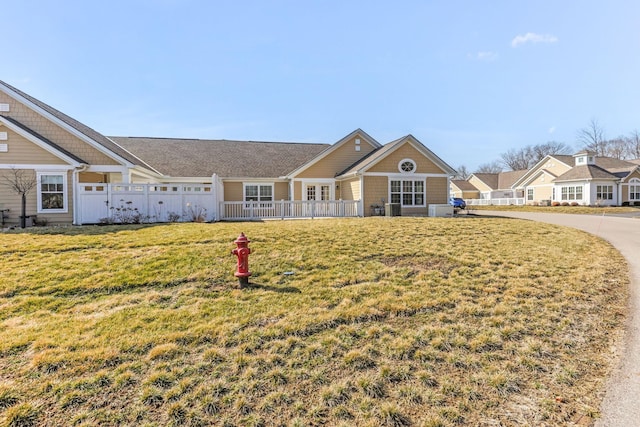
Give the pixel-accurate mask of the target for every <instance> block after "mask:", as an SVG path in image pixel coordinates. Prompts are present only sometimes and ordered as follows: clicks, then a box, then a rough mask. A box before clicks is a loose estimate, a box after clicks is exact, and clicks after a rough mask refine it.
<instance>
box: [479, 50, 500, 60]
mask: <svg viewBox="0 0 640 427" xmlns="http://www.w3.org/2000/svg"><path fill="white" fill-rule="evenodd" d="M476 59H477V60H479V61H493V60H496V59H498V54H497V53H496V52H491V51H486V52H478V53H477V54H476Z"/></svg>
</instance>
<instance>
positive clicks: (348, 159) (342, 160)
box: [296, 136, 374, 200]
mask: <svg viewBox="0 0 640 427" xmlns="http://www.w3.org/2000/svg"><path fill="white" fill-rule="evenodd" d="M356 138H359V139H360V145H356V143H355V140H356ZM357 146H359V147H360V151H356V148H355V147H357ZM373 150H374V148H373V147H372V146H371V145H370V144H369V143H368V142H366V141H365V140H364V139H363V138H362V137H360V136H355V137H353V138H351V139H350V140H348V141H346V142H345V143H343V145H342V146H340V147H339V148H337V149H336V150H334V151H333V152H332V153H330V154H329V155H327V156H326V157H325V158H323V159H322V160H320V161H319V162H318V163H316V164H314V165H312V166H311V167H309V168H308V169H306V170H304V171H302V172H301V173H300V174H299V175H297V176H296V178H307V179H308V178H333V177H335V176H336V174H338V173H340V172H342V171H344V170H345V169H346V168H348V167H349V166H351V165H352V164H354V163H355V162H357V161H358V160H360V159H361V158H363V157H364V156H366V155H367V154H369V153H370V152H372V151H373ZM296 200H299V199H296Z"/></svg>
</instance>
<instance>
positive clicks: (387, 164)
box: [368, 143, 444, 173]
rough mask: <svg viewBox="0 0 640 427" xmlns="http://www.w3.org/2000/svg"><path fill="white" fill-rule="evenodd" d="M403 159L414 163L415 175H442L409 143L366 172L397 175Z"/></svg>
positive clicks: (433, 164) (439, 170)
mask: <svg viewBox="0 0 640 427" xmlns="http://www.w3.org/2000/svg"><path fill="white" fill-rule="evenodd" d="M404 159H411V160H413V161H414V162H416V170H415V173H444V171H443V170H442V169H441V168H439V167H438V166H437V165H436V164H435V163H433V162H432V161H431V160H429V159H428V158H426V157H425V156H424V155H423V154H422V153H421V152H419V151H418V150H416V149H415V148H414V147H413V146H412V145H411V144H409V143H405V144H404V145H403V146H402V147H399V148H397V149H396V150H395V151H394V152H393V153H390V154H389V155H387V156H386V157H385V158H384V159H383V160H381V161H380V162H379V163H377V164H375V165H374V166H373V167H371V168H369V170H368V172H389V173H398V172H399V170H398V164H399V163H400V161H402V160H404Z"/></svg>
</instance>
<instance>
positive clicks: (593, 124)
mask: <svg viewBox="0 0 640 427" xmlns="http://www.w3.org/2000/svg"><path fill="white" fill-rule="evenodd" d="M577 139H578V142H580V143H581V144H582V146H583V147H584V148H586V149H587V150H590V151H594V152H595V153H596V155H597V156H606V155H607V150H606V145H607V144H606V139H605V137H604V129H603V128H602V126H600V123H598V120H596V119H591V120H590V121H589V124H588V125H587V126H585V127H583V128H582V129H580V130H579V131H578V134H577Z"/></svg>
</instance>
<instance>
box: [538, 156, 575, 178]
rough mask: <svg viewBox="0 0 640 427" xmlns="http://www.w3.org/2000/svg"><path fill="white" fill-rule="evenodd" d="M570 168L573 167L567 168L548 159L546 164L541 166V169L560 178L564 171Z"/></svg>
mask: <svg viewBox="0 0 640 427" xmlns="http://www.w3.org/2000/svg"><path fill="white" fill-rule="evenodd" d="M572 166H573V165H570V166H567V165H565V164H564V163H562V162H560V161H558V160H555V159H548V160H547V162H546V163H545V164H543V165H542V166H541V168H542V169H546V170H548V171H549V172H551V173H552V174H554V175H555V176H560V175H562V174H563V173H565V172H566V171H568V170H569V169H571V167H572Z"/></svg>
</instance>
